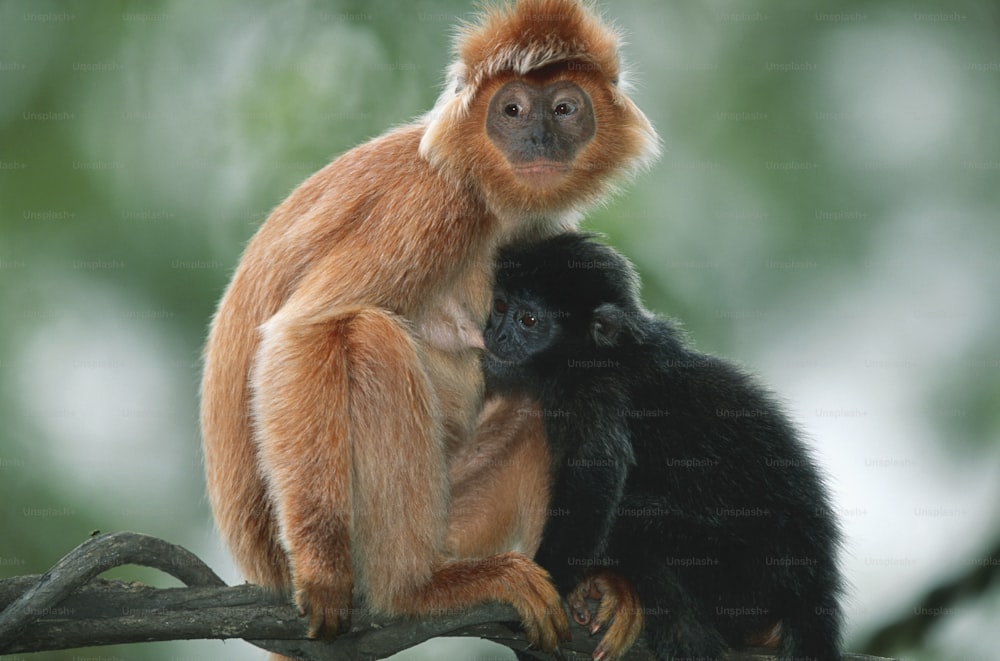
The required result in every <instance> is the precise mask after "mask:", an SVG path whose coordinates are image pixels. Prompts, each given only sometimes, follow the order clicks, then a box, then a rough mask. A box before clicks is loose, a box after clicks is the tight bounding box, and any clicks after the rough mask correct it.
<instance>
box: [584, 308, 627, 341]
mask: <svg viewBox="0 0 1000 661" xmlns="http://www.w3.org/2000/svg"><path fill="white" fill-rule="evenodd" d="M624 323H625V314H624V311H623V310H622V309H621V308H620V307H618V306H617V305H615V304H614V303H601V304H600V305H598V306H597V307H596V308H594V316H593V318H592V319H591V321H590V333H591V336H592V337H593V338H594V344H596V345H597V346H599V347H613V346H615V344H617V343H618V335H619V334H620V333H621V330H622V326H623V325H624Z"/></svg>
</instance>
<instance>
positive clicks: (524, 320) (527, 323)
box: [518, 312, 538, 328]
mask: <svg viewBox="0 0 1000 661" xmlns="http://www.w3.org/2000/svg"><path fill="white" fill-rule="evenodd" d="M518 321H520V322H521V325H522V326H524V327H525V328H531V327H532V326H534V325H535V324H536V323H538V319H537V318H536V317H535V315H533V314H531V313H530V312H522V313H521V317H520V318H519V319H518Z"/></svg>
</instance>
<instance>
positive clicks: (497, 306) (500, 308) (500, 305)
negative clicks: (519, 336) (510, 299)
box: [493, 298, 507, 314]
mask: <svg viewBox="0 0 1000 661" xmlns="http://www.w3.org/2000/svg"><path fill="white" fill-rule="evenodd" d="M493 309H494V310H496V313H497V314H505V313H506V312H507V301H505V300H503V299H502V298H497V299H494V301H493Z"/></svg>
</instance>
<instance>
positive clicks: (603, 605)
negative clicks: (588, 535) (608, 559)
mask: <svg viewBox="0 0 1000 661" xmlns="http://www.w3.org/2000/svg"><path fill="white" fill-rule="evenodd" d="M587 599H594V600H598V601H600V605H599V606H598V608H597V614H596V615H593V616H592V615H591V612H590V608H588V606H587V601H586V600H587ZM566 601H567V602H568V603H569V605H570V610H571V611H572V613H573V619H574V620H576V621H577V622H579V623H580V624H582V625H584V626H587V627H588V628H589V629H590V633H592V634H594V633H597V632H598V631H600V630H601V629H603V628H604V627H607V631H605V633H604V637H603V638H602V639H601V642H600V643H598V645H597V647H596V648H595V649H594V655H593V656H594V659H595V661H614V659H617V658H619V657H621V656H622V655H624V654H625V652H627V651H628V649H629V648H630V647H632V645H633V644H634V643H635V641H636V638H638V637H639V634H640V633H642V625H643V613H642V604H641V603H640V602H639V596H638V595H637V594H636V592H635V588H634V587H633V586H632V583H630V582H629V580H628V579H627V578H625V577H624V576H622V575H621V574H619V573H618V572H615V571H611V570H608V569H599V570H594V571H591V572H588V573H587V574H586V575H585V576H584V578H583V580H582V581H580V583H579V584H577V586H576V587H575V588H573V591H572V592H570V593H569V595H567V597H566Z"/></svg>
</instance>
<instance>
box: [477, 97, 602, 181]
mask: <svg viewBox="0 0 1000 661" xmlns="http://www.w3.org/2000/svg"><path fill="white" fill-rule="evenodd" d="M595 127H596V123H595V120H594V107H593V104H592V103H591V100H590V96H589V95H588V94H587V93H586V92H585V91H584V90H583V88H581V87H580V86H579V85H577V84H576V83H574V82H573V81H571V80H565V79H558V80H555V81H553V82H548V83H534V82H531V81H529V80H527V79H515V80H511V81H510V82H508V83H506V84H505V85H503V86H502V87H500V89H498V90H497V91H496V92H495V93H494V94H493V97H492V98H491V99H490V102H489V105H488V114H487V117H486V134H487V135H488V136H489V138H490V140H491V141H492V142H493V145H494V146H495V147H496V148H497V149H498V150H500V153H502V154H503V155H504V158H506V159H507V163H508V165H509V166H510V168H511V170H512V172H513V173H514V176H515V177H516V178H517V179H518V180H519V181H520V182H521V183H523V184H525V185H527V186H529V187H531V188H536V189H543V190H544V189H550V188H554V187H556V186H558V185H559V184H561V183H562V182H563V181H564V180H565V179H566V177H567V175H568V174H569V173H570V170H571V168H572V164H573V161H574V160H575V159H576V156H577V154H578V152H579V151H580V150H581V149H582V148H583V147H584V146H586V145H587V143H589V142H590V140H591V139H592V138H593V137H594V133H595V131H596V128H595Z"/></svg>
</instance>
